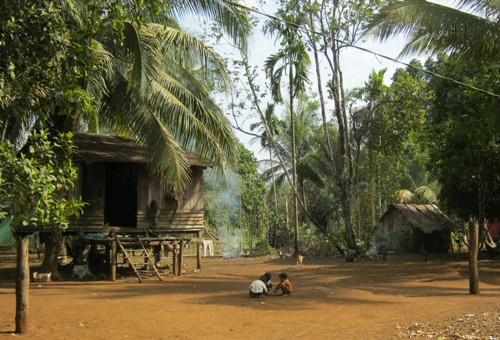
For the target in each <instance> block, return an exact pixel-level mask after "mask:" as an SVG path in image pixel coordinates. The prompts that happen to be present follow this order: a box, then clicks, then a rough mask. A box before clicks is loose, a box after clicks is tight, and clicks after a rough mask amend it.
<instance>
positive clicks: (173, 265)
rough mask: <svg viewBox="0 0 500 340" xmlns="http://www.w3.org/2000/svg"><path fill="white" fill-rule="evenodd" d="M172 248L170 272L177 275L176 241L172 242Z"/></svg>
mask: <svg viewBox="0 0 500 340" xmlns="http://www.w3.org/2000/svg"><path fill="white" fill-rule="evenodd" d="M172 246H173V247H174V249H172V274H174V276H175V275H177V260H178V258H177V247H178V246H179V245H178V244H177V243H174V244H172Z"/></svg>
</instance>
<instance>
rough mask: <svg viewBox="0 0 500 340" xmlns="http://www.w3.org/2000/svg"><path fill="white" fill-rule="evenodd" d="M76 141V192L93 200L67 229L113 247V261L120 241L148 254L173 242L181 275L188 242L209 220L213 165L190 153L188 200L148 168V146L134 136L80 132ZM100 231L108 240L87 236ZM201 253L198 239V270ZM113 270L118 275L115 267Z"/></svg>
mask: <svg viewBox="0 0 500 340" xmlns="http://www.w3.org/2000/svg"><path fill="white" fill-rule="evenodd" d="M73 142H74V144H75V146H76V151H75V156H74V162H75V165H76V166H77V167H78V170H79V176H78V181H77V183H76V186H75V191H74V194H75V195H76V196H81V197H82V198H83V201H85V202H87V203H88V205H87V206H86V207H85V208H84V210H83V214H82V215H81V216H80V217H79V218H74V219H72V220H71V221H70V226H69V228H68V229H67V230H65V234H67V235H68V234H69V235H77V236H80V239H84V240H85V241H84V242H86V243H92V242H96V243H101V244H105V245H106V246H107V247H110V248H111V249H112V251H111V262H113V259H114V258H115V257H116V256H115V255H113V252H116V248H117V245H116V242H117V243H118V246H119V247H118V251H120V249H121V250H122V251H123V252H125V248H124V247H122V245H121V243H123V242H124V241H125V240H128V241H133V242H135V244H136V246H137V245H138V244H139V245H140V247H141V248H144V250H146V254H147V249H148V248H149V249H151V247H155V246H156V247H157V248H158V246H160V245H161V246H168V247H169V250H173V253H174V265H173V267H174V269H173V272H174V274H178V275H180V273H181V268H182V248H183V244H185V243H187V242H190V241H191V240H200V233H201V231H202V229H203V222H204V202H203V192H202V189H203V188H202V187H203V169H205V168H206V167H207V166H210V165H211V164H210V163H209V162H208V161H204V160H201V159H200V158H199V157H197V156H196V155H194V154H192V153H187V158H188V160H189V165H190V170H191V173H190V175H191V181H190V184H189V185H188V187H187V189H186V190H185V192H184V194H183V197H182V199H181V200H177V199H176V197H175V194H174V192H173V189H172V186H171V185H169V184H168V183H166V182H165V181H164V179H163V178H162V177H161V176H159V175H156V174H153V173H151V172H150V171H148V163H147V157H146V153H145V149H144V148H143V147H141V146H140V145H138V144H137V143H135V142H134V141H132V140H130V139H127V138H123V137H117V136H110V135H98V134H89V133H78V134H75V135H74V137H73ZM94 234H97V235H99V236H100V237H101V235H102V239H92V238H88V237H87V238H85V236H86V235H94ZM120 240H121V241H122V242H120ZM113 249H114V250H113ZM200 253H201V252H200V242H198V243H197V255H198V269H200V268H201V255H200ZM125 255H126V254H125ZM111 267H113V266H111ZM111 270H112V273H111V277H112V279H114V275H115V273H114V272H113V270H115V269H114V268H111ZM138 276H139V275H138ZM139 279H141V278H140V276H139Z"/></svg>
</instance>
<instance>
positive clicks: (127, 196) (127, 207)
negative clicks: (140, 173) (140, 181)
mask: <svg viewBox="0 0 500 340" xmlns="http://www.w3.org/2000/svg"><path fill="white" fill-rule="evenodd" d="M105 183H106V184H105V187H106V188H105V194H104V195H105V196H104V197H105V207H104V223H107V224H108V225H110V226H117V227H137V165H136V164H130V163H108V164H106V182H105Z"/></svg>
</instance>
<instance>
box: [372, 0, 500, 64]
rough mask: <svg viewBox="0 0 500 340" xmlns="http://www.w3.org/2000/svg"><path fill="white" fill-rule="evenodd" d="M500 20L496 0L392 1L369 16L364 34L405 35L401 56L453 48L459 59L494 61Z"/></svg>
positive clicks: (384, 37) (499, 40)
mask: <svg viewBox="0 0 500 340" xmlns="http://www.w3.org/2000/svg"><path fill="white" fill-rule="evenodd" d="M499 20H500V3H499V2H498V1H492V0H458V1H457V2H456V8H453V7H449V6H446V5H440V4H437V3H433V2H430V1H426V0H407V1H391V2H390V3H389V4H388V5H387V6H385V7H384V8H382V9H381V10H380V12H379V13H378V14H377V15H376V16H375V17H374V18H373V19H372V20H371V22H370V23H369V24H368V26H367V28H366V31H365V35H372V36H375V37H377V38H378V39H380V40H381V41H384V40H387V39H389V38H391V37H394V36H397V35H399V34H402V35H404V36H405V38H406V39H407V43H406V45H405V47H404V48H403V50H402V52H401V56H405V55H409V54H414V53H417V54H418V53H427V54H434V53H437V52H456V53H457V54H458V55H459V56H460V59H461V60H462V61H465V60H485V61H496V60H498V56H499V55H500V25H499Z"/></svg>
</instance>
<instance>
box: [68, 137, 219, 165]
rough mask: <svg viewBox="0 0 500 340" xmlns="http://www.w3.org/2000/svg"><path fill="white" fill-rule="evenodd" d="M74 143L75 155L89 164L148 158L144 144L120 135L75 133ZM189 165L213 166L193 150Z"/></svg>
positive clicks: (136, 160)
mask: <svg viewBox="0 0 500 340" xmlns="http://www.w3.org/2000/svg"><path fill="white" fill-rule="evenodd" d="M73 143H74V144H75V146H76V148H77V149H76V150H75V156H76V158H77V159H80V160H82V161H83V162H85V163H87V164H91V163H96V162H109V163H147V162H148V158H147V154H146V150H145V148H144V147H143V146H141V145H139V144H137V143H136V142H135V141H133V140H131V139H129V138H126V137H120V136H111V135H101V134H93V133H75V135H74V136H73ZM186 156H187V159H188V161H189V165H192V166H211V165H212V163H211V162H210V161H208V160H203V159H201V158H200V157H198V156H197V155H196V154H194V153H192V152H186Z"/></svg>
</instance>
